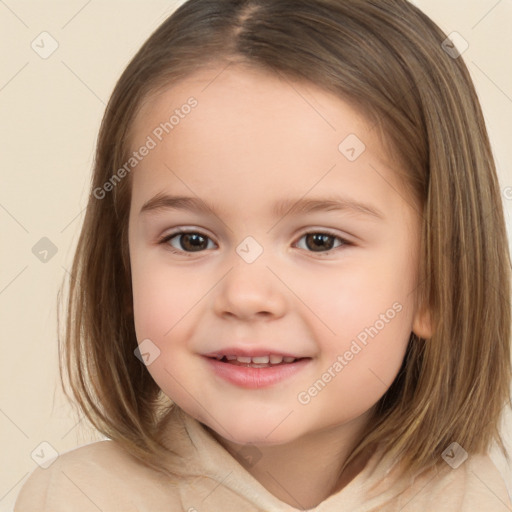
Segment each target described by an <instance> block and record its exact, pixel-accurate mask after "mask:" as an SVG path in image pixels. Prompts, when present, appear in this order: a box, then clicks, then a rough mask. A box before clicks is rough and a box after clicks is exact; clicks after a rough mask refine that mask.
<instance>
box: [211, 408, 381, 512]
mask: <svg viewBox="0 0 512 512" xmlns="http://www.w3.org/2000/svg"><path fill="white" fill-rule="evenodd" d="M368 413H369V411H367V413H366V414H365V415H363V416H361V417H359V418H357V419H356V420H353V421H352V422H350V423H347V424H344V425H341V426H336V427H331V428H327V429H323V430H321V431H316V432H312V433H309V434H307V435H304V436H301V437H300V438H297V439H295V440H293V441H291V442H289V443H286V444H281V445H271V446H260V445H258V446H257V448H258V450H259V452H260V453H261V458H260V459H259V460H257V461H256V463H255V464H253V465H251V464H247V462H246V461H245V460H243V459H242V456H241V455H240V454H239V453H238V452H239V450H240V449H241V448H242V445H239V444H237V443H233V442H232V441H228V440H226V439H224V438H222V437H221V436H219V435H218V434H217V433H216V432H214V431H211V433H212V435H213V436H214V437H215V438H216V439H217V441H218V442H219V443H220V444H221V445H222V446H224V448H226V450H227V451H229V452H230V453H231V455H232V456H233V457H234V458H235V459H237V460H238V462H240V464H242V465H243V466H245V468H246V469H247V471H248V472H249V473H250V474H251V475H252V476H253V477H254V478H255V479H256V480H257V481H258V482H259V483H260V484H261V485H263V487H265V488H266V489H267V490H268V491H269V492H270V493H271V494H273V495H274V496H275V497H276V498H278V499H279V500H281V501H283V502H284V503H286V504H288V505H291V506H293V507H296V508H302V509H307V508H312V507H315V506H317V505H318V504H320V503H321V502H322V501H324V500H325V499H327V498H328V497H329V496H331V495H332V494H334V493H337V492H339V491H341V490H342V489H343V488H344V487H345V486H346V485H348V484H349V483H350V481H352V480H353V479H354V477H355V476H357V475H358V474H359V473H360V472H361V470H362V469H363V468H364V467H365V466H366V463H367V462H368V459H369V458H370V456H371V455H372V454H373V450H372V451H369V450H366V451H365V452H364V453H363V454H361V455H360V456H358V457H357V458H356V459H354V460H353V461H351V463H350V464H349V465H348V466H347V467H346V468H345V469H344V470H343V472H342V471H341V470H342V468H343V465H344V464H345V461H346V460H347V458H348V455H349V454H350V452H351V451H352V449H353V448H354V446H355V445H356V443H357V441H358V439H359V437H360V434H361V432H362V430H363V428H364V426H365V424H366V421H367V420H368ZM242 452H243V450H242Z"/></svg>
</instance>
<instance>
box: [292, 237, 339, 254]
mask: <svg viewBox="0 0 512 512" xmlns="http://www.w3.org/2000/svg"><path fill="white" fill-rule="evenodd" d="M302 239H304V241H305V249H306V250H308V251H310V252H322V253H324V252H329V251H332V250H334V249H336V248H338V247H340V246H343V245H349V243H348V242H347V241H346V240H344V239H343V238H341V237H339V236H335V235H331V234H329V233H306V234H305V235H303V236H302V237H301V240H302ZM336 240H339V243H338V244H337V245H336V246H335V241H336ZM303 248H304V247H303Z"/></svg>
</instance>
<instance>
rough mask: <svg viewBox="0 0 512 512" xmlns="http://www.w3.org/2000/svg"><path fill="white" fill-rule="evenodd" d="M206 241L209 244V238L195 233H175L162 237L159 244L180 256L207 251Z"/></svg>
mask: <svg viewBox="0 0 512 512" xmlns="http://www.w3.org/2000/svg"><path fill="white" fill-rule="evenodd" d="M208 241H210V242H211V239H210V237H208V236H207V235H204V234H203V233H200V232H197V231H177V232H175V233H172V234H170V235H166V236H164V237H163V238H162V239H161V240H159V243H160V244H167V245H168V247H169V250H170V251H171V252H174V253H179V254H182V253H187V252H200V251H203V250H205V249H208ZM173 242H174V243H173ZM212 243H213V242H212ZM210 248H211V247H210Z"/></svg>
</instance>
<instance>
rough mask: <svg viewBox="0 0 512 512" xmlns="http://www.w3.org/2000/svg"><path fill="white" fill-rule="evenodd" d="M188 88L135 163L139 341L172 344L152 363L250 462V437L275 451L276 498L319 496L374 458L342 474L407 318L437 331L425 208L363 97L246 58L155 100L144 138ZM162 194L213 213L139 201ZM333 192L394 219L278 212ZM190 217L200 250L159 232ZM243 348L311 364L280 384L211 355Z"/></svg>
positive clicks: (302, 501) (387, 376)
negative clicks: (357, 346)
mask: <svg viewBox="0 0 512 512" xmlns="http://www.w3.org/2000/svg"><path fill="white" fill-rule="evenodd" d="M219 73H220V74H219ZM214 77H216V78H215V80H214V81H213V82H212V80H213V79H214ZM190 96H194V97H195V98H196V99H197V101H198V105H197V107H196V108H194V109H193V110H192V111H191V113H190V114H188V115H187V116H185V117H184V118H183V119H180V122H179V124H178V125H177V126H175V127H174V129H173V130H172V131H171V132H170V133H169V134H166V135H165V136H164V137H163V138H162V141H159V142H158V144H157V145H156V147H155V148H154V149H152V150H151V151H150V152H149V154H148V155H147V156H146V157H145V158H144V159H143V160H142V161H141V162H140V163H139V164H138V165H137V167H136V169H135V170H134V171H132V175H131V179H132V180H133V182H132V187H133V188H132V201H131V208H130V218H129V248H130V259H131V270H132V281H133V304H134V316H135V329H136V333H137V339H138V341H139V343H140V342H141V341H142V340H145V339H148V338H149V339H150V340H151V341H152V343H154V345H156V346H157V347H158V348H159V350H160V355H159V356H158V357H157V358H156V359H155V360H154V361H153V362H152V363H151V364H150V365H149V366H148V370H149V372H150V373H151V375H152V377H153V378H154V379H155V381H156V382H157V383H158V385H159V386H160V388H161V389H162V390H163V391H164V392H165V393H166V394H167V395H168V396H169V397H170V398H171V399H172V400H173V401H174V402H176V403H177V404H178V405H179V406H180V407H181V408H183V409H184V410H185V411H186V412H187V413H189V414H190V415H191V416H193V417H194V418H196V419H197V420H198V421H200V422H202V423H203V424H204V425H205V426H206V427H207V428H208V429H210V430H211V432H212V434H213V435H214V436H215V437H216V438H217V439H218V441H219V442H220V443H221V444H222V445H223V446H224V447H225V448H226V449H227V450H228V451H230V452H231V453H232V454H233V456H234V457H235V458H237V459H238V460H241V458H240V457H241V456H240V455H239V454H238V453H237V452H238V450H240V449H241V448H243V447H244V446H245V445H247V444H252V445H255V446H256V447H257V449H258V450H259V451H260V454H261V458H260V460H259V461H257V463H256V464H254V465H253V466H252V467H248V468H247V470H248V471H249V472H250V473H251V474H252V475H253V476H254V477H255V478H256V479H257V480H258V481H259V482H260V483H261V484H262V485H263V486H264V487H265V488H266V489H267V490H269V491H270V492H271V493H272V494H274V495H275V496H276V497H277V498H279V499H280V500H282V501H283V502H285V503H288V504H290V505H292V506H295V507H304V508H309V507H313V506H316V505H318V504H319V503H320V502H322V501H323V500H325V499H326V498H327V497H328V496H329V495H331V494H332V492H334V491H338V490H340V489H341V488H343V487H344V486H345V485H346V484H347V483H348V482H350V480H351V479H352V478H353V477H354V476H355V475H356V474H357V473H358V472H359V471H360V470H361V469H362V467H364V464H365V462H366V459H365V458H364V457H363V458H362V459H361V460H359V461H357V462H356V463H355V464H354V465H352V466H349V467H348V468H347V470H346V471H345V473H344V474H343V475H342V478H341V479H338V473H339V470H340V468H341V466H342V464H343V462H344V460H345V459H346V457H347V455H348V453H349V452H350V450H351V449H352V448H353V447H354V445H355V443H356V442H357V440H358V437H359V436H360V434H361V432H362V430H363V428H364V427H365V425H366V424H367V421H368V418H369V416H370V414H371V412H372V410H373V407H374V406H375V404H376V403H377V401H378V400H379V399H380V398H381V397H382V395H383V394H384V393H385V391H386V390H387V389H388V387H389V386H390V385H391V383H392V381H393V380H394V378H395V376H396V374H397V373H398V370H399V368H400V365H401V363H402V359H403V357H404V354H405V350H406V347H407V343H408V340H409V337H410V334H411V331H414V332H415V333H416V334H418V335H419V336H421V337H423V338H428V337H429V336H430V335H431V333H430V326H429V322H428V314H427V313H424V312H422V311H420V310H419V309H418V307H417V305H416V287H417V277H418V256H419V243H420V234H419V233H420V230H419V227H420V219H419V214H418V213H417V212H418V209H417V207H416V205H414V203H413V201H412V199H411V198H409V197H408V194H407V193H406V192H405V191H404V190H403V187H402V185H401V184H400V182H399V181H398V179H397V177H396V174H395V171H394V168H393V165H395V166H396V163H393V159H392V155H386V154H385V152H384V148H383V145H382V144H381V141H379V139H378V138H377V135H376V132H375V131H372V129H371V128H372V127H371V126H370V125H369V123H367V121H366V120H365V118H364V117H363V116H361V115H360V114H359V113H358V112H357V111H356V110H354V109H353V108H352V107H351V106H350V104H348V103H346V102H344V101H342V100H341V99H339V98H338V97H336V96H334V95H332V94H331V93H328V92H325V91H323V90H322V89H320V88H318V87H316V86H314V85H311V84H306V83H302V82H301V83H298V82H293V83H292V82H291V81H290V80H287V79H286V80H285V79H284V78H283V77H278V76H275V75H270V74H268V73H264V72H262V71H257V70H254V69H251V68H248V67H245V66H243V65H240V64H238V65H234V64H232V65H230V66H229V67H228V68H225V65H220V64H219V65H218V66H213V67H212V68H209V69H203V70H201V71H199V72H197V73H196V74H194V75H192V76H191V77H189V78H187V79H186V80H184V81H182V82H179V83H178V84H175V85H173V86H172V87H169V88H168V89H166V90H165V91H163V93H160V94H159V95H158V96H153V97H151V98H149V99H148V101H146V102H145V103H144V105H143V108H142V109H141V111H140V113H139V115H138V116H137V119H136V120H135V122H134V125H133V131H132V133H133V137H132V145H133V148H138V147H139V146H140V145H142V144H144V142H145V141H146V139H147V137H148V135H150V134H151V133H152V131H153V130H154V129H155V127H156V126H158V125H159V124H160V123H161V122H163V121H165V120H166V119H168V118H169V116H170V115H171V114H172V112H173V110H174V109H176V108H180V107H181V105H183V104H184V103H186V101H187V99H188V98H189V97H190ZM349 134H356V135H357V137H358V138H359V139H360V140H361V141H364V144H365V145H366V150H365V151H364V152H363V153H362V154H361V155H360V156H359V157H358V158H357V159H356V160H355V161H353V162H351V161H349V160H348V159H347V158H346V157H345V155H344V154H342V152H340V151H339V149H338V146H339V144H340V142H342V141H343V140H344V139H345V137H347V135H349ZM161 192H165V193H169V194H175V195H185V196H191V197H196V196H198V197H199V198H201V199H203V200H204V201H206V202H207V203H208V204H211V205H214V207H215V212H216V213H215V214H213V213H210V214H208V213H197V212H194V211H189V210H173V209H166V210H158V211H152V212H146V213H142V214H140V213H139V212H140V210H141V207H142V206H143V205H144V204H145V203H146V201H148V200H149V199H151V198H152V197H153V196H154V195H156V194H158V193H161ZM333 194H338V195H343V197H349V198H351V199H353V200H357V201H360V202H364V203H365V204H368V205H371V206H372V207H374V208H376V209H378V210H380V212H381V213H382V214H383V218H377V217H373V216H370V215H362V214H360V213H356V212H354V211H348V210H347V211H317V212H314V213H309V214H294V215H291V214H290V215H283V213H281V214H280V215H277V216H276V215H274V214H273V213H272V205H273V204H274V202H276V201H278V200H281V199H299V198H301V197H303V196H305V197H306V198H308V199H309V198H312V197H316V198H324V197H328V196H332V195H333ZM178 228H191V230H193V231H194V232H196V233H200V234H202V235H204V236H206V237H207V238H206V239H200V240H202V243H203V244H204V245H203V246H201V247H203V249H202V250H201V251H196V252H194V251H193V250H190V244H188V245H187V241H186V240H184V239H183V237H181V238H180V237H179V236H177V237H175V238H174V239H172V241H167V242H165V243H159V240H160V238H161V237H163V236H164V235H166V234H172V232H173V231H174V230H176V229H178ZM326 232H327V233H328V234H332V235H333V236H334V237H335V238H329V239H328V240H327V244H329V243H330V244H331V245H330V246H328V247H326V248H325V249H322V246H321V244H320V249H318V245H315V242H314V241H309V242H308V241H307V237H305V236H304V235H305V234H306V233H326ZM247 236H251V237H253V238H254V239H255V240H256V241H257V242H258V244H259V245H260V246H261V248H262V249H263V253H262V254H261V255H260V256H259V257H258V258H257V259H256V260H255V261H254V262H252V263H250V264H249V263H247V262H246V261H244V260H243V259H242V258H241V257H240V256H239V254H238V253H237V252H236V248H237V247H238V246H239V244H240V243H241V242H242V241H243V240H244V239H245V238H246V237H247ZM336 237H341V238H342V239H344V240H346V241H347V242H349V244H348V245H340V243H341V241H340V240H339V239H337V238H336ZM180 242H181V244H180ZM171 246H172V247H174V248H175V249H176V250H178V251H179V250H180V249H181V251H182V252H181V253H180V254H174V253H172V252H171V251H170V250H169V248H170V247H171ZM331 246H332V247H333V249H332V250H331V251H330V253H329V254H326V253H325V251H326V250H328V249H329V248H330V247H331ZM187 249H188V250H189V252H188V253H187V252H186V251H187ZM315 249H317V250H316V251H315ZM322 251H323V252H322ZM397 303H398V304H399V305H400V306H401V310H400V312H399V313H397V314H396V315H395V316H394V318H393V319H392V320H390V321H389V322H387V323H386V324H385V327H384V328H382V329H381V330H379V331H378V334H377V335H376V336H375V337H374V338H369V340H368V343H367V345H366V346H364V347H363V348H362V350H361V351H360V352H358V353H357V355H356V356H354V357H353V359H352V360H351V361H349V362H348V364H347V365H346V366H345V367H344V368H343V370H342V371H341V372H339V373H337V374H336V376H335V378H332V379H331V380H330V382H329V383H328V384H327V385H326V386H325V387H324V388H323V389H322V390H321V392H319V393H317V395H316V396H314V397H310V398H311V400H310V401H309V403H307V404H303V403H300V401H299V400H298V395H299V393H300V392H303V391H307V390H308V389H309V388H310V387H311V386H312V384H313V383H315V382H316V381H317V380H318V379H319V378H321V376H322V374H323V373H324V372H325V371H326V370H327V369H328V368H329V367H332V366H333V363H334V362H335V361H336V360H337V356H338V355H340V354H343V353H344V352H345V351H347V350H348V349H349V348H350V346H351V343H352V341H353V340H354V339H356V337H357V335H358V334H360V333H361V332H362V331H364V329H365V328H366V327H369V326H372V325H374V324H375V323H376V321H377V320H378V319H379V318H380V315H381V314H385V312H386V311H388V310H389V309H390V308H392V306H393V304H397ZM234 344H239V345H243V346H247V347H251V348H257V347H261V346H266V347H268V346H271V347H276V349H275V350H276V352H288V353H292V354H297V355H301V356H309V357H311V360H310V361H309V362H308V364H307V366H306V367H304V368H303V369H302V370H301V371H300V372H299V373H297V374H295V375H293V376H292V377H290V378H288V379H286V380H285V381H283V382H280V383H279V384H278V385H275V386H271V387H268V388H263V389H244V388H241V387H238V386H236V385H234V384H231V383H228V382H226V381H225V380H223V379H221V378H219V377H218V376H217V375H215V374H214V373H213V372H212V370H211V369H210V365H209V364H208V362H207V361H206V360H205V359H204V358H203V357H202V354H206V353H209V352H212V351H215V350H218V349H221V348H224V347H227V346H230V345H234Z"/></svg>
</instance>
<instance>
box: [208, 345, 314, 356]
mask: <svg viewBox="0 0 512 512" xmlns="http://www.w3.org/2000/svg"><path fill="white" fill-rule="evenodd" d="M203 355H204V356H206V357H220V356H242V357H262V356H269V355H275V356H282V357H294V358H295V359H302V358H304V357H309V356H301V355H298V354H294V353H292V352H282V351H280V350H276V349H275V348H254V349H250V348H247V347H243V348H242V347H227V348H223V349H219V350H215V351H213V352H208V353H207V354H203Z"/></svg>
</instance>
